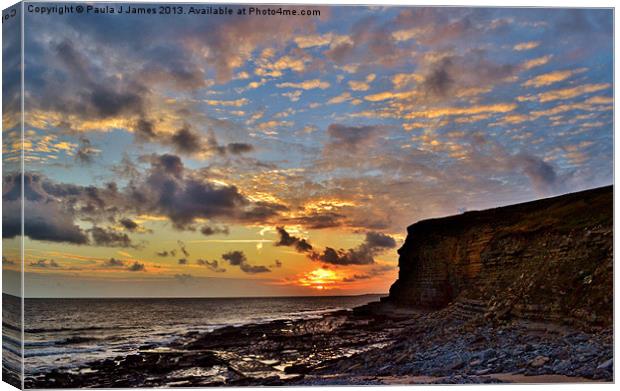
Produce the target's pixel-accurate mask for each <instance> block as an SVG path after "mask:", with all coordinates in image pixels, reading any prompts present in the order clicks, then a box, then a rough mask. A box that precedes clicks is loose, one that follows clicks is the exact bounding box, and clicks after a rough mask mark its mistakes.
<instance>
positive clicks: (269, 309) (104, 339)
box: [24, 295, 380, 376]
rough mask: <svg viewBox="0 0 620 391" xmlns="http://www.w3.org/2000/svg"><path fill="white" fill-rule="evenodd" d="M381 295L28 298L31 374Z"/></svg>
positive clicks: (305, 314) (27, 360) (314, 312)
mask: <svg viewBox="0 0 620 391" xmlns="http://www.w3.org/2000/svg"><path fill="white" fill-rule="evenodd" d="M379 297H380V295H363V296H337V297H278V298H217V299H26V306H25V307H26V312H25V322H24V324H25V343H24V346H25V363H26V376H28V375H32V374H37V373H40V372H42V371H48V370H50V369H53V368H68V367H75V366H79V365H82V364H85V363H87V362H89V361H93V360H98V359H103V358H108V357H116V356H118V355H125V354H131V353H133V352H136V351H137V350H138V348H139V347H140V346H141V345H144V344H152V345H155V346H159V345H165V344H168V343H170V342H171V341H173V340H174V339H175V338H177V337H178V336H180V335H183V334H185V333H187V332H191V331H198V332H209V331H212V330H214V329H216V328H220V327H224V326H228V325H243V324H248V323H263V322H269V321H271V320H276V319H303V318H313V317H319V316H321V315H322V314H325V313H327V312H331V311H336V310H341V309H350V308H353V307H356V306H359V305H362V304H365V303H368V302H371V301H376V300H378V299H379Z"/></svg>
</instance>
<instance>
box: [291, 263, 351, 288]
mask: <svg viewBox="0 0 620 391" xmlns="http://www.w3.org/2000/svg"><path fill="white" fill-rule="evenodd" d="M340 281H342V276H339V275H338V273H336V272H335V271H333V270H329V269H323V268H319V269H315V270H312V271H311V272H308V273H306V274H304V275H303V276H301V277H300V278H299V284H300V285H301V286H307V287H310V288H314V289H318V290H325V289H333V288H336V287H337V286H336V285H335V284H336V283H337V282H340Z"/></svg>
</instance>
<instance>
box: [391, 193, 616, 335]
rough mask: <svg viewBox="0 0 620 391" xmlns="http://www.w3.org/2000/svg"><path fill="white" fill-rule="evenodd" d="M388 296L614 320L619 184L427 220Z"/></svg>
mask: <svg viewBox="0 0 620 391" xmlns="http://www.w3.org/2000/svg"><path fill="white" fill-rule="evenodd" d="M407 232H408V236H407V239H406V241H405V243H404V245H403V246H402V247H401V248H400V249H399V250H398V253H399V254H400V258H399V267H400V271H399V276H398V280H397V281H396V282H395V283H394V284H393V285H392V287H391V289H390V295H389V297H388V298H387V299H386V301H387V302H389V303H393V304H397V305H407V306H415V307H427V308H442V307H445V306H447V305H449V304H450V305H455V306H461V307H462V308H463V309H464V310H469V311H479V312H484V313H485V314H486V315H487V316H488V317H494V318H500V319H501V318H507V317H522V318H530V319H539V320H549V321H557V322H563V323H570V324H575V323H576V324H582V325H583V324H587V325H589V326H592V325H600V326H606V325H610V324H611V323H612V321H613V248H612V247H613V187H612V186H609V187H603V188H598V189H593V190H587V191H582V192H579V193H573V194H567V195H563V196H559V197H554V198H548V199H543V200H538V201H533V202H528V203H523V204H517V205H511V206H506V207H501V208H496V209H490V210H484V211H475V212H467V213H464V214H461V215H457V216H451V217H445V218H438V219H431V220H425V221H420V222H418V223H415V224H413V225H411V226H410V227H408V229H407Z"/></svg>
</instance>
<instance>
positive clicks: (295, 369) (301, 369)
mask: <svg viewBox="0 0 620 391" xmlns="http://www.w3.org/2000/svg"><path fill="white" fill-rule="evenodd" d="M308 372H310V368H309V367H308V366H307V365H305V364H293V365H290V366H288V367H286V368H284V373H300V374H306V373H308Z"/></svg>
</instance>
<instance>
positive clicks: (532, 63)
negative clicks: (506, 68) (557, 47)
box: [521, 54, 553, 71]
mask: <svg viewBox="0 0 620 391" xmlns="http://www.w3.org/2000/svg"><path fill="white" fill-rule="evenodd" d="M552 58H553V55H552V54H549V55H546V56H542V57H537V58H533V59H531V60H527V61H525V62H524V63H523V64H521V68H523V70H526V71H527V70H530V69H532V68H536V67H540V66H543V65H545V64H547V63H548V62H549V61H550V60H551V59H552Z"/></svg>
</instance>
